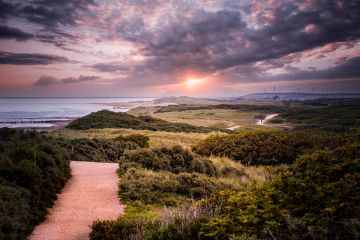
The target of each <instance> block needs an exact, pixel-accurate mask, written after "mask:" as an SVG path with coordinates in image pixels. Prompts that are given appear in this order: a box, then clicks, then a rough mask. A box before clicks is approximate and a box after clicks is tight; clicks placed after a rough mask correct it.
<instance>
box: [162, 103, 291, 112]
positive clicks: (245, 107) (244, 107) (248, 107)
mask: <svg viewBox="0 0 360 240" xmlns="http://www.w3.org/2000/svg"><path fill="white" fill-rule="evenodd" d="M207 109H232V110H238V111H242V112H251V111H253V112H263V113H274V112H277V113H280V112H286V111H288V110H289V106H288V105H280V104H279V105H255V104H218V105H181V104H180V105H168V106H164V107H160V108H159V109H158V110H157V111H156V112H157V113H162V112H182V111H189V110H207Z"/></svg>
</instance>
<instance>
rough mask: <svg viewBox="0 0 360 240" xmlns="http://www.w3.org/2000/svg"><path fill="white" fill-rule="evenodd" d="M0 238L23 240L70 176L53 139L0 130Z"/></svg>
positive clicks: (65, 161)
mask: <svg viewBox="0 0 360 240" xmlns="http://www.w3.org/2000/svg"><path fill="white" fill-rule="evenodd" d="M0 142H1V146H2V147H3V149H2V151H1V153H0V214H1V220H0V239H26V237H27V235H28V234H30V233H31V231H32V229H33V228H34V226H35V225H36V224H38V223H40V222H41V221H42V220H43V219H44V217H45V216H46V213H47V208H49V207H51V206H52V204H53V202H54V200H55V199H56V194H57V193H58V192H59V191H60V190H61V189H62V187H63V186H64V185H65V183H66V181H67V180H68V179H69V177H70V161H69V156H68V155H67V153H66V151H64V150H63V149H62V148H61V147H60V146H59V145H58V144H57V143H56V142H55V141H54V140H53V139H51V138H46V137H44V136H42V135H40V134H38V133H35V132H23V131H20V130H14V129H0Z"/></svg>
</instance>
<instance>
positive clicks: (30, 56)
mask: <svg viewBox="0 0 360 240" xmlns="http://www.w3.org/2000/svg"><path fill="white" fill-rule="evenodd" d="M64 62H69V60H68V59H67V58H65V57H61V56H56V55H48V54H40V53H9V52H3V51H0V64H13V65H48V64H53V63H64Z"/></svg>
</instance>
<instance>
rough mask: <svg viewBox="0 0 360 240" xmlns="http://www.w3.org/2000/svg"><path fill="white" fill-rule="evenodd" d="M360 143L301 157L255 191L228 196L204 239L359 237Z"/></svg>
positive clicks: (203, 232) (222, 196)
mask: <svg viewBox="0 0 360 240" xmlns="http://www.w3.org/2000/svg"><path fill="white" fill-rule="evenodd" d="M359 150H360V145H352V146H347V147H342V148H338V149H336V150H335V151H318V152H315V153H313V154H311V155H304V156H302V157H299V158H298V159H297V161H296V162H295V163H294V165H293V166H291V167H290V168H289V170H288V171H286V172H285V173H284V174H282V175H281V176H280V177H279V178H278V179H276V180H274V181H273V182H271V183H267V184H264V185H261V186H259V187H256V188H255V189H254V190H253V191H251V192H237V193H225V194H224V193H223V194H220V195H218V197H217V198H215V199H214V200H213V201H218V202H219V201H221V202H223V203H224V206H223V208H222V209H223V212H222V213H221V214H220V216H219V217H216V218H213V219H212V220H211V221H210V222H209V223H207V224H205V225H204V226H203V227H202V229H201V231H200V236H201V238H202V239H228V238H229V237H231V236H232V235H239V236H241V237H243V238H245V237H247V236H251V237H252V238H253V239H271V238H272V239H356V238H358V237H359V234H360V221H359V217H360V208H359V205H358V202H359V201H360V197H359V192H360V187H359V186H358V182H359V180H360V175H359V172H360V166H359V160H360V154H359V153H360V151H359Z"/></svg>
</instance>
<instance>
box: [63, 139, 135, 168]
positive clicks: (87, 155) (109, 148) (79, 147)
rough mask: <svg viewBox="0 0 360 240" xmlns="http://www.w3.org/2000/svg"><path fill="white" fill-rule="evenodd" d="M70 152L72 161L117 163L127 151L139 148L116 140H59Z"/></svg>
mask: <svg viewBox="0 0 360 240" xmlns="http://www.w3.org/2000/svg"><path fill="white" fill-rule="evenodd" d="M57 141H58V142H59V144H60V145H61V146H62V147H63V148H64V149H66V150H67V151H68V153H69V155H70V157H71V159H73V160H77V161H94V162H109V161H110V162H117V161H118V160H119V159H120V157H121V156H122V155H123V153H124V152H125V150H133V149H137V148H139V145H138V144H137V143H136V142H134V141H128V140H115V139H88V138H80V139H73V140H67V139H58V140H57Z"/></svg>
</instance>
